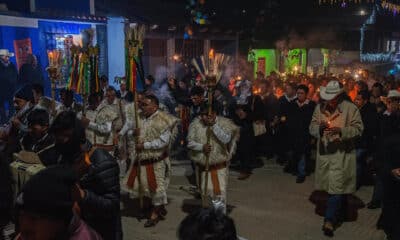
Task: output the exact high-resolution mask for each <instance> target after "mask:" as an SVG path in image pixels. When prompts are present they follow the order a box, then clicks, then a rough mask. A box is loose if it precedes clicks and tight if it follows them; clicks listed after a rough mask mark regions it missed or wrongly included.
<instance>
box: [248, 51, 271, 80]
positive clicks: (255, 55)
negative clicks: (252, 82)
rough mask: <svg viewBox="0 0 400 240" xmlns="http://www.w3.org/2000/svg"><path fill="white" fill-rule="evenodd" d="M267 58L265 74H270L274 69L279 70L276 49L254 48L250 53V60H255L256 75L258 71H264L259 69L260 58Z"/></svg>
mask: <svg viewBox="0 0 400 240" xmlns="http://www.w3.org/2000/svg"><path fill="white" fill-rule="evenodd" d="M260 58H265V69H264V71H263V72H265V75H269V74H270V73H271V72H272V71H277V67H278V66H277V64H276V51H275V49H253V50H252V51H250V53H249V61H252V62H254V76H256V72H258V71H262V70H261V69H258V64H259V59H260Z"/></svg>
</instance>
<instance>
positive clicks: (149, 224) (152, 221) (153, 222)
mask: <svg viewBox="0 0 400 240" xmlns="http://www.w3.org/2000/svg"><path fill="white" fill-rule="evenodd" d="M159 221H160V217H159V216H157V218H156V219H151V218H150V219H147V221H146V222H145V223H144V227H145V228H149V227H154V226H155V225H157V223H158V222H159Z"/></svg>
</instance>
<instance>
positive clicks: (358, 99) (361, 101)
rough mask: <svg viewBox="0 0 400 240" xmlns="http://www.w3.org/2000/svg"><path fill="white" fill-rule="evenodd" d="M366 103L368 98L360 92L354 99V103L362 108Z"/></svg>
mask: <svg viewBox="0 0 400 240" xmlns="http://www.w3.org/2000/svg"><path fill="white" fill-rule="evenodd" d="M365 103H367V100H364V99H363V98H362V96H361V95H360V94H357V96H356V98H355V99H354V104H356V106H357V107H358V108H362V107H363V106H364V105H365Z"/></svg>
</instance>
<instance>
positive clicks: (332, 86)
mask: <svg viewBox="0 0 400 240" xmlns="http://www.w3.org/2000/svg"><path fill="white" fill-rule="evenodd" d="M343 91H344V90H343V87H342V86H340V83H339V82H338V81H330V82H329V83H328V85H326V87H323V86H321V87H320V95H321V98H322V99H324V100H326V101H330V100H332V99H334V98H335V97H336V96H337V95H339V94H341V93H342V92H343Z"/></svg>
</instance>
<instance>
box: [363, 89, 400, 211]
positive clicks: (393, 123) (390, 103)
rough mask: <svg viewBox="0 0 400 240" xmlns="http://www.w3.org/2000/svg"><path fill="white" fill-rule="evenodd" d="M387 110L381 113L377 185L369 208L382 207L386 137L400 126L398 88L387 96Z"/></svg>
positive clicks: (399, 95)
mask: <svg viewBox="0 0 400 240" xmlns="http://www.w3.org/2000/svg"><path fill="white" fill-rule="evenodd" d="M384 101H385V103H386V107H387V109H386V111H385V112H384V113H383V114H380V115H379V132H378V136H377V143H378V146H377V153H376V157H375V158H374V163H375V164H374V165H375V168H376V175H375V186H374V192H373V194H372V198H371V201H370V202H369V203H368V204H367V207H368V209H376V208H380V207H381V204H382V197H383V188H384V186H383V177H384V172H383V171H384V164H385V162H384V159H385V157H384V156H385V154H386V149H385V145H384V142H385V139H387V138H389V137H392V136H393V135H394V134H396V132H397V131H398V126H400V104H399V103H400V92H399V91H397V90H391V91H389V93H388V95H387V97H386V98H384Z"/></svg>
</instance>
